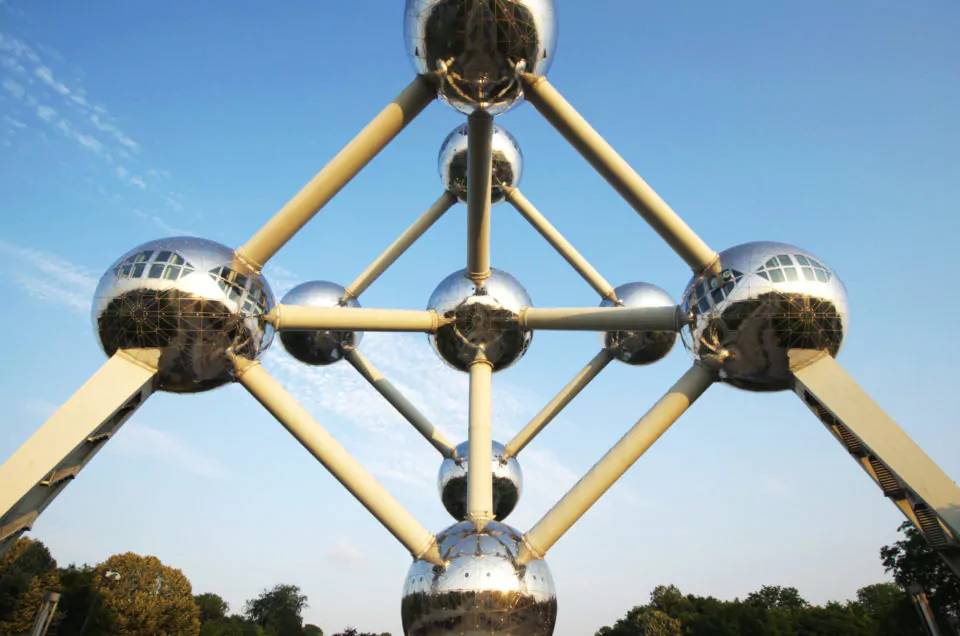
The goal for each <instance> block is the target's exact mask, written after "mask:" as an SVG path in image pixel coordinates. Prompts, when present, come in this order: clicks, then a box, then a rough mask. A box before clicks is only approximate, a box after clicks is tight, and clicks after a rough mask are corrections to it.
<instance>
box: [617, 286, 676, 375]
mask: <svg viewBox="0 0 960 636" xmlns="http://www.w3.org/2000/svg"><path fill="white" fill-rule="evenodd" d="M614 292H615V293H616V295H617V298H618V299H619V300H620V302H621V303H622V305H623V306H624V307H676V306H677V303H675V302H674V301H673V299H672V298H670V294H668V293H667V292H665V291H664V290H662V289H660V288H659V287H657V286H656V285H651V284H650V283H626V284H624V285H620V286H619V287H617V288H616V289H614ZM615 305H616V303H614V302H612V301H610V300H604V301H603V302H602V303H600V306H601V307H613V306H615ZM601 338H602V339H603V346H604V347H605V348H606V349H608V350H609V351H610V352H611V353H613V355H614V357H616V359H617V360H620V361H621V362H626V363H627V364H634V365H643V364H652V363H654V362H656V361H657V360H662V359H663V358H665V357H667V354H668V353H670V350H671V349H673V345H674V344H675V343H676V341H677V334H676V332H674V331H608V332H607V333H605V334H603V335H602V336H601Z"/></svg>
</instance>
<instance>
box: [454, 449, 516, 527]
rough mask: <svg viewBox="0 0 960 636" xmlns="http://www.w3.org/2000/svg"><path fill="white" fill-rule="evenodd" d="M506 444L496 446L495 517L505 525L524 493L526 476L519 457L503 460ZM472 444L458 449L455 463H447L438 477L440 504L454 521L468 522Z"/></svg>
mask: <svg viewBox="0 0 960 636" xmlns="http://www.w3.org/2000/svg"><path fill="white" fill-rule="evenodd" d="M503 453H504V449H503V444H500V443H499V442H494V443H493V463H492V465H491V469H492V470H493V515H494V518H495V519H496V520H497V521H503V520H504V519H506V518H507V516H508V515H509V514H510V513H511V512H513V509H514V508H516V507H517V502H518V501H520V495H521V493H522V492H523V472H522V471H521V470H520V462H518V461H517V458H516V457H511V458H510V459H504V458H503ZM469 455H470V443H469V442H463V443H462V444H460V445H458V446H457V458H456V459H450V458H447V459H444V460H443V462H442V463H441V464H440V473H439V474H438V475H437V489H438V490H439V491H440V500H441V501H442V502H443V507H444V508H446V509H447V512H449V513H450V514H451V515H452V516H453V518H454V519H456V520H457V521H463V520H465V519H466V518H467V467H468V466H469V465H470V460H469Z"/></svg>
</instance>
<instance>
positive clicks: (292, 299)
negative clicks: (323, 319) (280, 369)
mask: <svg viewBox="0 0 960 636" xmlns="http://www.w3.org/2000/svg"><path fill="white" fill-rule="evenodd" d="M345 294H346V290H345V289H344V288H343V287H341V286H340V285H337V284H336V283H331V282H328V281H324V280H314V281H309V282H306V283H301V284H299V285H297V286H296V287H294V288H293V289H291V290H290V291H288V292H287V293H286V295H285V296H284V297H283V299H282V300H281V301H280V302H281V304H283V305H302V306H306V307H359V306H360V302H359V301H358V300H357V299H356V298H349V299H347V300H344V298H345ZM362 339H363V332H362V331H336V330H330V329H298V330H292V329H291V330H286V331H283V332H281V333H280V343H281V344H282V345H283V348H284V349H286V351H287V353H289V354H290V355H291V356H293V357H294V358H296V359H297V360H299V361H300V362H303V363H306V364H310V365H314V366H325V365H328V364H333V363H334V362H339V361H340V360H342V359H343V352H344V350H345V348H347V347H356V346H358V345H359V344H360V341H361V340H362Z"/></svg>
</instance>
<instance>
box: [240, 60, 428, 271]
mask: <svg viewBox="0 0 960 636" xmlns="http://www.w3.org/2000/svg"><path fill="white" fill-rule="evenodd" d="M435 96H436V88H435V87H434V85H433V83H432V82H431V81H430V80H429V79H427V78H425V77H422V76H418V77H417V78H415V79H414V80H413V81H412V82H410V85H409V86H407V87H406V88H405V89H404V90H403V92H402V93H400V94H399V95H398V96H397V98H396V99H394V100H393V101H392V102H391V103H390V104H389V105H388V106H387V107H386V108H384V109H383V110H382V111H381V112H380V114H379V115H377V116H376V117H375V118H374V119H373V121H371V122H370V123H369V124H367V126H366V127H365V128H364V129H363V130H361V131H360V133H359V134H357V136H356V137H354V138H353V140H352V141H350V143H348V144H347V145H346V147H344V149H343V150H341V151H340V152H339V153H338V154H337V156H335V157H334V158H333V159H331V160H330V163H328V164H327V165H326V166H324V168H323V170H321V171H320V172H319V173H317V175H316V176H315V177H314V178H313V179H312V180H311V181H310V182H309V183H308V184H307V185H305V186H304V187H303V189H302V190H300V192H298V193H297V194H296V196H294V197H293V198H292V199H291V200H290V201H289V202H288V203H287V204H286V205H285V206H283V208H281V209H280V211H279V212H277V213H276V214H275V215H274V217H273V218H272V219H270V220H269V221H268V222H267V224H266V225H264V226H263V227H262V228H261V229H260V230H259V231H258V232H257V233H256V234H254V235H253V237H252V238H251V239H250V240H249V241H247V242H246V243H245V244H244V245H243V246H242V247H241V248H240V249H238V250H237V257H238V258H239V259H240V261H242V262H243V263H246V264H247V266H248V267H249V268H250V269H251V270H252V271H256V272H259V271H260V270H261V269H262V268H263V266H264V265H265V264H266V263H267V261H268V260H270V258H272V257H273V255H274V254H276V253H277V252H278V251H279V250H280V248H281V247H283V246H284V244H286V242H287V241H289V240H290V239H291V238H292V237H293V235H294V234H296V233H297V232H298V231H299V230H300V228H302V227H303V226H304V225H306V223H307V221H309V220H310V219H312V218H313V216H314V215H315V214H316V213H317V212H319V211H320V209H321V208H322V207H323V206H324V205H326V204H327V202H329V201H330V199H332V198H333V197H334V195H336V194H337V192H339V191H340V190H341V189H342V188H343V186H345V185H347V183H348V182H349V181H350V180H351V179H353V178H354V177H355V176H357V173H359V172H360V171H361V170H362V169H363V167H364V166H366V165H367V164H368V163H369V162H370V160H371V159H373V158H374V157H375V156H377V153H379V152H380V151H381V150H383V149H384V147H386V145H387V144H388V143H390V142H391V141H392V140H393V138H394V137H396V136H397V135H398V134H399V133H400V131H401V130H403V129H404V128H405V127H406V126H407V124H409V123H410V122H411V121H413V119H414V118H415V117H416V116H417V115H419V114H420V113H421V112H422V111H423V109H424V108H426V107H427V105H429V104H430V102H431V101H433V99H434V97H435Z"/></svg>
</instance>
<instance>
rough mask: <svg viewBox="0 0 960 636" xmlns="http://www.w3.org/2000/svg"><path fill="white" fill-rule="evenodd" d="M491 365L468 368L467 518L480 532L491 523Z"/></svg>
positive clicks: (481, 361) (482, 363) (481, 362)
mask: <svg viewBox="0 0 960 636" xmlns="http://www.w3.org/2000/svg"><path fill="white" fill-rule="evenodd" d="M492 382H493V364H491V363H490V362H489V361H488V360H487V359H486V358H481V359H478V360H476V361H474V362H473V363H472V364H471V365H470V422H469V437H468V440H469V441H468V444H469V448H470V450H469V452H468V455H467V457H468V459H467V462H468V464H467V518H468V519H470V521H472V522H473V523H474V525H476V526H477V528H478V529H480V530H483V528H484V526H486V525H487V524H488V523H489V522H491V521H493V472H492V471H491V469H490V467H491V465H492V463H493V431H492V419H493V413H492V406H493V396H492V389H493V387H492Z"/></svg>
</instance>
